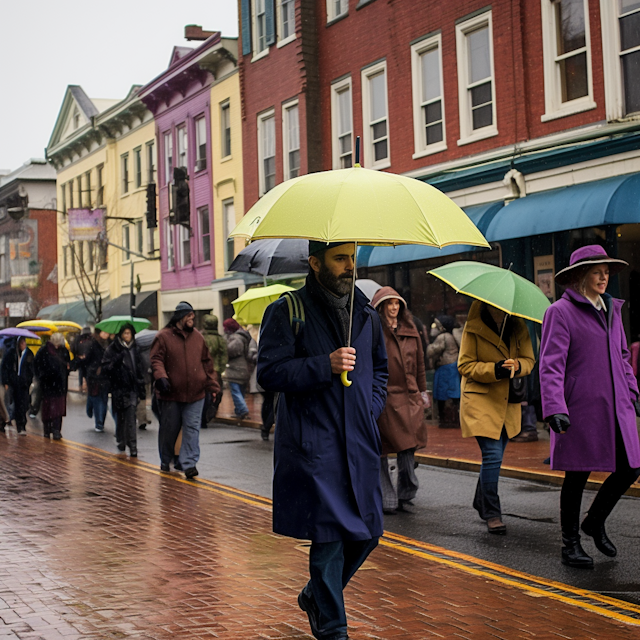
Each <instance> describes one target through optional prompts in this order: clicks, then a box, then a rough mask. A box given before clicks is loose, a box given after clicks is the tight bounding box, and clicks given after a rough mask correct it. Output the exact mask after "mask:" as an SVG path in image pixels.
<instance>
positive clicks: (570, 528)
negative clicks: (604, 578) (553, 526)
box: [562, 521, 593, 569]
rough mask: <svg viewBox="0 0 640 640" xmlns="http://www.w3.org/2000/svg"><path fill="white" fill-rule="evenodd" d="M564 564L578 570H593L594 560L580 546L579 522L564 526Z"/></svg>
mask: <svg viewBox="0 0 640 640" xmlns="http://www.w3.org/2000/svg"><path fill="white" fill-rule="evenodd" d="M562 564H566V565H567V566H568V567H575V568H577V569H593V558H592V557H591V556H588V555H587V554H586V553H585V550H584V549H583V548H582V545H581V544H580V529H579V527H578V522H577V521H576V522H571V523H568V524H564V523H563V525H562Z"/></svg>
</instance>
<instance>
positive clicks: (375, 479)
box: [258, 241, 387, 640]
mask: <svg viewBox="0 0 640 640" xmlns="http://www.w3.org/2000/svg"><path fill="white" fill-rule="evenodd" d="M354 250H355V246H354V244H353V243H348V244H341V243H332V244H326V243H321V242H313V241H310V242H309V266H310V272H309V276H308V277H307V281H306V285H305V286H304V287H303V288H302V289H300V290H299V291H298V295H299V297H300V299H301V300H302V303H303V305H304V316H305V318H304V324H303V325H302V327H301V329H300V331H299V332H298V333H297V334H296V332H295V331H294V330H293V328H292V318H291V317H290V314H289V306H288V304H287V301H286V300H284V299H280V300H278V301H277V302H275V303H273V304H272V305H270V306H269V307H268V309H267V312H266V314H265V317H264V321H263V324H262V332H261V334H260V346H259V351H258V383H259V384H260V386H262V387H263V388H264V389H266V390H267V391H273V392H279V393H280V396H279V400H278V405H277V408H276V430H275V453H274V458H275V460H274V464H275V470H274V479H273V530H274V532H275V533H279V534H282V535H286V536H290V537H293V538H298V539H300V538H302V539H307V540H311V550H310V554H309V573H310V577H311V579H310V580H309V582H308V584H307V585H306V586H305V587H304V589H303V590H302V591H301V593H300V595H299V596H298V604H299V605H300V608H301V609H302V610H303V611H305V612H306V613H307V615H308V617H309V624H310V626H311V631H312V633H313V635H314V636H315V637H316V638H319V639H320V638H322V639H323V640H344V639H345V638H348V635H347V619H346V614H345V609H344V599H343V593H342V592H343V589H344V588H345V586H346V585H347V583H348V582H349V580H350V579H351V577H352V576H353V575H354V573H355V572H356V571H357V570H358V568H359V567H360V566H361V565H362V563H363V562H364V561H365V559H366V557H367V556H368V555H369V553H371V551H372V550H373V549H374V548H375V546H376V545H377V543H378V538H379V537H380V536H381V535H382V494H381V490H380V480H379V478H380V473H379V470H380V435H379V432H378V426H377V423H376V420H377V418H378V416H379V415H380V413H381V412H382V410H383V408H384V404H385V400H386V395H387V392H386V383H387V354H386V349H385V344H384V338H383V337H382V330H381V327H380V320H379V317H378V314H377V313H376V312H375V311H374V310H373V308H372V307H371V306H370V305H369V304H368V300H367V298H366V296H365V295H364V294H363V293H362V292H361V291H360V290H359V289H358V288H356V289H355V299H354V311H353V329H352V341H351V344H352V346H351V347H345V346H343V345H345V344H346V343H347V333H348V328H349V303H350V297H351V284H352V279H353V277H354ZM356 358H357V359H356ZM343 371H349V372H350V373H349V378H350V379H351V380H352V382H353V384H352V385H351V386H350V387H348V388H347V387H345V386H344V385H343V384H342V382H341V381H340V374H341V373H342V372H343Z"/></svg>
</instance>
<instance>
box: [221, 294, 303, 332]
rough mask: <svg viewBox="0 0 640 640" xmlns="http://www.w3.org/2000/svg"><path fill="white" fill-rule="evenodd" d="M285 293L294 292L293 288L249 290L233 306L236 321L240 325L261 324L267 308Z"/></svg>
mask: <svg viewBox="0 0 640 640" xmlns="http://www.w3.org/2000/svg"><path fill="white" fill-rule="evenodd" d="M285 291H293V287H288V286H286V285H284V284H272V285H269V286H268V287H254V288H253V289H248V290H247V291H245V292H244V293H243V294H242V295H241V296H240V297H239V298H236V299H235V300H234V301H233V302H232V303H231V304H232V305H233V309H234V311H235V313H234V314H233V317H234V319H235V320H236V321H237V322H239V323H240V324H245V325H246V324H260V323H261V322H262V317H263V316H264V312H265V311H266V309H267V307H268V306H269V305H270V304H271V303H272V302H275V301H276V300H277V299H278V298H279V297H280V296H281V295H282V294H283V293H284V292H285Z"/></svg>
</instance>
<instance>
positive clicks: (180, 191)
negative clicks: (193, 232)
mask: <svg viewBox="0 0 640 640" xmlns="http://www.w3.org/2000/svg"><path fill="white" fill-rule="evenodd" d="M188 180H189V176H188V175H187V170H186V168H185V167H176V168H175V169H174V170H173V188H172V195H173V224H181V225H183V226H184V227H187V228H188V227H190V226H191V224H190V223H191V202H190V200H189V182H188Z"/></svg>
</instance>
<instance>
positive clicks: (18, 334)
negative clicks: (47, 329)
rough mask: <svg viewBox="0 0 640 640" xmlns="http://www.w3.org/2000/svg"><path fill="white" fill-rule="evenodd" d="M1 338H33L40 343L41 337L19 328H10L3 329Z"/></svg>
mask: <svg viewBox="0 0 640 640" xmlns="http://www.w3.org/2000/svg"><path fill="white" fill-rule="evenodd" d="M0 336H3V337H5V338H9V337H11V338H33V339H35V340H38V342H39V341H40V336H38V335H37V334H35V333H33V331H28V330H27V329H22V328H18V327H9V328H7V329H2V330H1V331H0Z"/></svg>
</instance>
